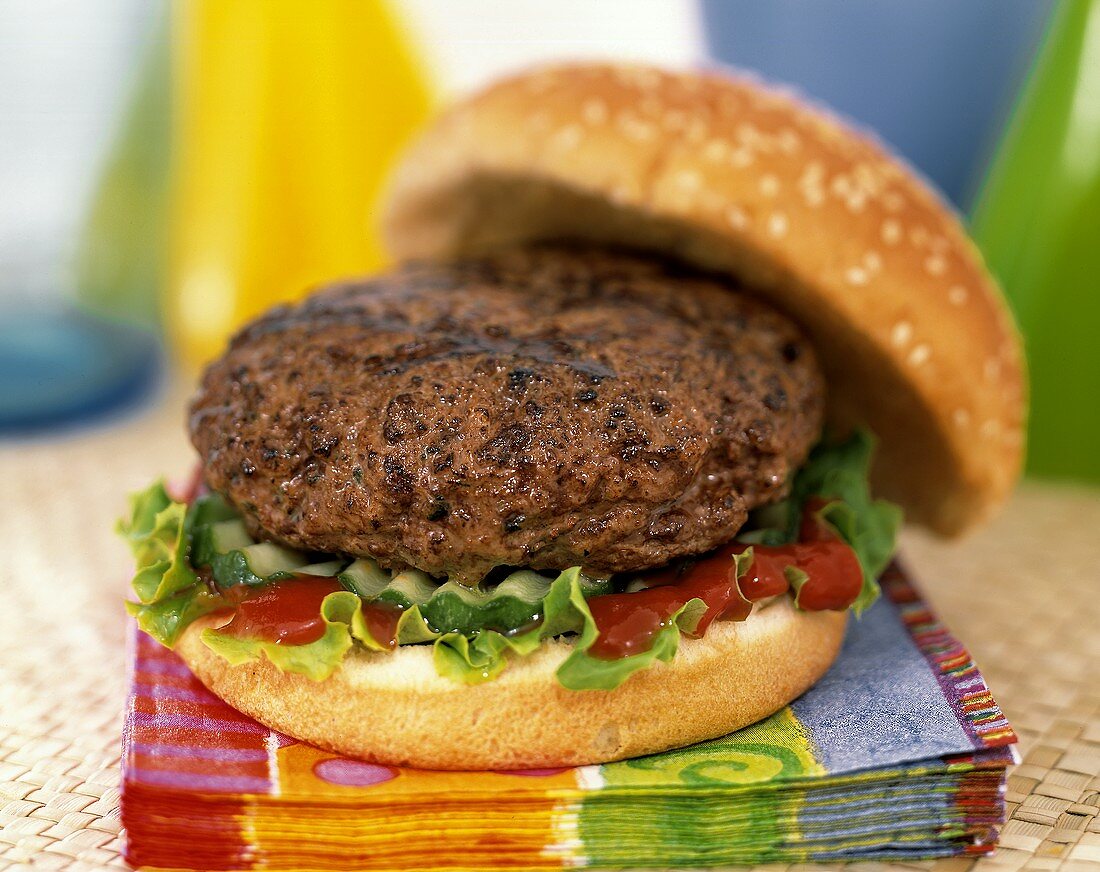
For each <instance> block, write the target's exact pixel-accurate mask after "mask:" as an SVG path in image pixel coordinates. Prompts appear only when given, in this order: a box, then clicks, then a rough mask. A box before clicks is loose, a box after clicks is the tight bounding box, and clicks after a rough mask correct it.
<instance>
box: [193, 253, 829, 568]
mask: <svg viewBox="0 0 1100 872" xmlns="http://www.w3.org/2000/svg"><path fill="white" fill-rule="evenodd" d="M823 392H824V383H823V380H822V376H821V374H820V371H819V369H818V365H817V361H816V359H815V356H814V353H813V351H812V349H811V348H810V346H809V344H808V343H807V342H806V340H805V339H804V338H803V336H802V335H801V333H800V332H799V331H798V329H797V328H796V327H795V325H794V324H792V323H791V322H790V321H789V320H787V319H786V318H785V317H783V316H781V315H780V314H778V313H777V312H775V311H773V310H771V309H769V308H768V307H766V306H764V305H763V304H761V303H760V302H757V301H755V300H753V299H751V298H749V297H747V296H745V295H743V294H742V293H739V292H737V291H736V290H734V289H731V288H730V287H729V286H728V285H727V284H725V283H721V282H718V281H715V280H714V279H711V278H707V277H701V276H696V275H692V274H689V273H684V272H683V271H682V270H681V269H679V268H677V267H674V266H670V265H667V264H662V263H660V262H657V261H653V260H649V259H643V258H640V257H635V256H630V255H626V254H620V253H611V252H606V251H599V250H586V249H574V248H553V247H540V248H529V249H516V250H509V251H505V252H502V253H499V254H497V255H494V256H492V257H490V258H485V259H480V260H469V261H462V262H457V263H447V264H436V265H429V264H411V265H408V266H405V267H402V268H400V269H398V270H397V271H396V272H393V273H390V274H388V275H383V276H380V277H377V278H372V279H366V280H358V281H351V282H343V283H339V284H335V285H332V286H330V287H328V288H325V289H324V290H321V291H320V292H318V293H315V294H314V295H313V296H311V297H310V298H308V299H307V300H305V301H304V302H303V303H301V304H300V305H296V306H281V307H278V308H276V309H273V310H272V311H270V312H269V313H268V314H266V315H264V316H263V317H262V318H260V319H259V320H257V321H255V322H253V323H252V324H250V325H249V326H247V327H246V328H244V329H243V330H242V331H241V332H240V333H239V334H238V335H237V336H236V337H235V338H234V339H233V340H232V342H231V344H230V346H229V349H228V350H227V351H226V353H225V355H224V356H223V357H222V358H221V359H220V360H218V361H216V362H215V363H214V364H212V365H211V366H210V367H209V369H208V370H207V371H206V374H205V377H204V378H203V381H202V386H201V389H200V391H199V393H198V395H197V397H196V398H195V399H194V402H193V405H192V410H191V421H190V429H191V439H192V441H193V442H194V444H195V447H196V448H197V449H198V451H199V453H200V454H201V456H202V459H203V462H204V464H205V476H206V481H207V483H208V485H209V486H210V487H211V488H212V489H213V490H215V491H217V492H219V493H221V494H223V495H224V496H225V497H226V498H227V499H228V500H229V501H230V502H231V503H232V504H233V505H234V506H236V507H237V508H238V509H239V510H240V511H241V513H242V515H243V516H244V517H245V519H246V522H247V523H248V524H249V526H250V527H251V529H252V530H253V531H254V532H255V533H257V534H258V535H260V536H262V537H264V538H269V539H274V540H277V541H280V542H284V543H287V544H289V545H292V546H295V547H297V548H303V549H307V550H315V551H325V552H339V553H345V554H349V555H358V556H371V557H375V558H377V559H378V560H379V562H381V563H382V564H383V565H386V566H391V567H392V566H404V565H411V566H414V567H417V568H419V569H423V570H425V571H427V572H429V573H431V574H433V575H436V576H449V577H450V578H452V579H454V580H456V581H460V582H463V583H466V584H476V583H477V582H478V580H479V579H481V578H482V577H483V576H484V575H485V574H486V573H487V572H488V571H489V570H491V569H492V568H493V567H495V566H498V565H507V566H529V567H533V568H535V569H545V570H557V569H564V568H566V567H569V566H575V565H581V566H583V567H584V568H585V569H586V570H588V571H589V572H591V573H593V574H607V573H612V572H619V571H625V570H637V569H643V568H648V567H653V566H658V565H661V564H663V563H666V562H668V561H669V560H671V559H673V558H676V557H680V556H684V555H691V554H698V553H701V552H704V551H707V550H709V549H711V548H714V547H716V546H717V545H720V544H722V543H723V542H726V541H728V540H729V539H731V538H732V537H733V536H734V535H735V534H736V532H737V531H738V529H739V528H740V527H741V525H742V524H743V523H744V521H745V518H746V515H747V512H748V510H749V509H751V508H753V507H756V506H759V505H762V504H766V503H769V502H773V501H775V500H777V499H779V498H780V497H782V496H783V494H784V489H785V486H786V480H787V478H788V475H789V474H790V473H791V472H792V471H793V470H794V469H796V468H797V467H798V466H799V465H800V464H801V463H802V462H803V461H804V459H805V457H806V454H807V452H808V450H809V448H810V447H811V445H812V444H813V443H814V442H815V441H816V440H817V438H818V436H819V434H820V429H821V422H822V411H823Z"/></svg>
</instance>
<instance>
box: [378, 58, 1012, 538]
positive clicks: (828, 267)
mask: <svg viewBox="0 0 1100 872" xmlns="http://www.w3.org/2000/svg"><path fill="white" fill-rule="evenodd" d="M384 232H385V235H386V237H387V240H388V242H389V246H390V249H391V251H392V252H393V253H394V254H395V255H396V256H397V257H399V258H401V259H407V258H427V259H439V258H451V257H456V256H464V255H472V254H480V253H483V252H485V251H487V250H491V249H493V248H497V247H500V246H503V245H513V244H517V243H523V242H528V241H537V240H548V239H580V240H584V241H589V242H593V241H594V242H600V243H604V242H606V243H609V244H614V245H619V246H628V247H631V248H635V249H640V250H644V251H652V252H654V253H658V254H661V255H664V256H671V257H674V258H676V259H679V260H681V261H684V262H686V263H688V264H691V265H693V266H696V267H699V268H701V269H704V270H708V271H713V272H715V273H719V274H725V275H727V276H732V277H734V278H735V279H736V280H737V281H739V282H740V283H742V284H744V285H745V286H746V287H747V288H748V289H750V290H751V291H753V292H754V293H756V294H757V295H759V296H761V297H763V298H765V299H767V300H769V301H770V302H771V303H772V304H773V305H775V306H777V307H778V308H780V309H782V310H784V311H786V312H787V313H788V314H789V315H791V316H793V317H794V318H795V319H796V320H798V321H799V322H800V323H801V325H802V327H803V328H804V329H805V330H806V331H807V333H808V334H809V336H810V338H811V340H812V341H813V342H814V344H815V346H816V347H817V349H818V351H819V354H820V357H821V360H822V364H823V367H824V370H825V373H826V377H827V380H828V385H829V397H828V416H829V420H830V423H831V424H832V425H833V426H834V427H836V428H837V429H840V430H843V429H847V428H849V427H851V426H854V425H857V424H864V425H866V426H868V427H870V428H871V429H872V430H873V431H874V432H875V433H876V434H877V435H878V436H879V438H880V448H879V453H878V459H877V461H876V466H875V469H874V475H873V478H874V483H875V486H876V491H877V492H878V493H879V494H880V495H881V496H884V497H886V498H888V499H892V500H895V501H896V502H899V503H901V504H902V505H903V506H904V507H905V508H906V510H907V513H908V515H909V517H910V518H912V519H913V520H916V521H919V522H922V523H924V524H926V525H928V526H930V527H932V528H933V529H935V530H937V531H939V532H942V533H949V534H951V533H957V532H960V531H961V530H963V529H964V528H966V527H968V526H970V525H971V524H973V523H974V522H976V521H978V520H979V519H981V518H983V517H984V516H986V515H987V514H988V513H989V512H990V511H991V510H992V509H993V508H994V507H996V505H997V504H999V503H1000V502H1002V501H1003V500H1004V498H1005V497H1006V496H1007V494H1008V493H1009V491H1010V490H1011V489H1012V486H1013V484H1014V482H1015V480H1016V478H1017V476H1018V474H1019V468H1020V464H1021V458H1022V453H1023V428H1024V423H1025V417H1026V399H1025V374H1024V363H1023V357H1022V353H1021V347H1020V340H1019V336H1018V334H1017V332H1016V328H1015V326H1014V324H1013V322H1012V318H1011V316H1010V315H1009V313H1008V310H1007V308H1006V307H1005V303H1004V300H1003V298H1002V296H1001V294H1000V291H999V289H998V287H997V285H996V284H995V282H994V281H993V279H992V278H991V277H990V275H989V273H988V272H987V271H986V269H985V267H984V266H983V263H982V259H981V255H980V254H979V253H978V250H977V248H976V247H975V246H974V244H973V243H972V242H971V241H970V239H969V238H968V237H967V235H966V233H965V231H964V230H963V228H962V226H961V225H960V223H959V220H958V219H957V218H956V217H955V216H954V215H953V214H952V213H951V212H950V211H949V210H948V209H947V208H946V207H945V206H944V204H943V203H942V202H941V201H940V200H939V199H938V198H937V196H936V195H935V194H934V193H933V192H932V191H931V190H930V189H929V188H928V186H927V185H926V184H924V183H923V182H922V181H921V180H920V179H918V178H917V177H916V176H915V175H914V173H913V172H912V171H911V170H909V169H907V168H906V167H905V166H904V165H903V164H902V163H901V162H900V161H899V160H898V159H897V158H894V157H892V156H891V155H889V154H888V153H887V152H886V151H885V150H884V149H883V148H882V147H881V146H880V145H878V144H877V143H875V142H873V141H872V140H871V139H869V138H868V137H867V136H866V135H865V134H862V133H860V132H858V131H855V130H853V129H852V128H851V127H849V126H847V125H845V124H844V123H842V122H841V121H839V120H837V119H836V118H834V117H832V116H830V115H829V114H827V113H825V112H823V111H821V110H820V109H816V108H812V107H810V106H808V105H806V104H805V103H803V102H800V101H798V100H797V99H795V98H794V97H792V96H790V95H788V94H785V93H781V92H778V91H775V90H772V89H769V88H766V87H763V86H762V85H760V84H759V83H756V82H752V81H748V80H745V79H736V78H730V77H729V76H727V75H724V74H719V73H672V72H668V71H664V70H660V69H656V68H651V67H643V66H616V65H595V64H576V65H564V66H555V67H550V68H544V69H539V70H536V71H533V72H529V73H526V74H522V75H519V76H516V77H513V78H510V79H507V80H504V81H501V82H499V83H498V84H496V85H493V86H491V87H490V88H488V89H487V90H485V91H483V92H481V93H479V94H476V95H474V96H473V97H471V98H469V99H467V100H465V101H463V102H460V103H458V104H457V105H455V106H454V107H453V108H451V109H450V110H449V111H448V112H446V113H445V114H444V115H442V116H441V117H440V118H439V119H438V120H437V121H436V122H435V124H434V125H432V126H431V127H430V128H429V129H428V130H427V131H426V133H425V134H424V135H423V137H422V138H421V139H420V141H419V142H418V143H417V144H415V145H414V147H413V148H412V149H411V150H410V151H409V153H408V155H407V157H406V158H405V160H404V162H403V164H402V165H401V166H400V167H399V169H398V172H397V174H396V176H395V178H394V181H393V184H392V188H391V191H390V198H389V203H388V207H387V210H386V214H385V218H384Z"/></svg>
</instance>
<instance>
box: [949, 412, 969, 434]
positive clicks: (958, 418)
mask: <svg viewBox="0 0 1100 872" xmlns="http://www.w3.org/2000/svg"><path fill="white" fill-rule="evenodd" d="M951 420H952V421H953V422H954V424H955V426H956V427H958V428H959V429H960V430H961V429H963V428H964V427H966V426H967V425H968V424H969V423H970V412H968V411H967V410H966V409H962V408H959V409H956V410H955V411H954V412H952V413H951Z"/></svg>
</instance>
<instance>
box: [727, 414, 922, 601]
mask: <svg viewBox="0 0 1100 872" xmlns="http://www.w3.org/2000/svg"><path fill="white" fill-rule="evenodd" d="M874 450H875V439H874V437H873V436H872V435H871V434H870V433H869V432H867V431H866V430H857V431H856V432H855V433H853V434H852V436H850V437H849V438H848V439H847V440H845V441H843V442H835V441H829V440H823V441H822V442H820V443H819V444H818V445H817V447H816V448H814V450H813V451H812V452H810V457H809V459H808V460H807V461H806V463H805V464H804V465H803V466H802V468H801V469H800V470H799V471H798V472H797V473H796V474H795V477H794V481H793V482H792V484H791V493H790V495H789V496H788V497H787V499H786V500H784V501H783V502H781V503H778V504H777V505H774V506H768V507H767V508H765V509H762V510H761V511H759V512H755V513H754V514H753V522H754V526H755V527H756V529H753V530H751V531H748V532H746V533H743V534H741V535H739V536H738V537H737V538H738V540H740V541H742V542H753V543H759V544H764V545H786V544H788V543H791V542H795V541H797V540H798V528H799V525H800V523H801V521H802V507H803V505H804V504H805V502H806V500H808V499H809V498H810V497H822V498H824V499H826V500H829V503H828V504H827V505H826V506H824V507H823V508H822V509H821V510H820V511H819V513H818V515H819V517H821V518H822V519H823V520H825V521H827V522H828V523H829V524H830V525H831V526H832V527H833V529H834V530H836V532H837V534H838V535H839V536H840V537H841V538H842V539H843V540H844V541H845V542H847V543H848V544H849V545H850V546H851V547H852V550H853V551H855V553H856V557H857V558H858V560H859V565H860V568H861V569H862V570H863V587H862V588H861V590H860V593H859V597H857V599H856V601H855V602H854V603H853V604H852V609H853V610H854V611H855V613H856V614H857V615H860V614H862V613H863V612H864V611H866V610H867V609H868V608H869V607H870V606H871V605H872V604H873V603H874V602H875V600H876V599H878V597H879V586H878V582H877V581H876V579H877V578H878V576H879V575H880V574H881V573H882V571H883V570H884V569H885V568H886V566H887V564H888V563H889V562H890V558H891V557H892V556H893V554H894V551H895V548H896V541H897V534H898V530H899V529H900V528H901V521H902V512H901V509H900V508H899V507H898V506H896V505H894V504H893V503H890V502H887V501H886V500H875V499H872V497H871V491H870V485H869V477H870V470H871V457H872V455H873V454H874Z"/></svg>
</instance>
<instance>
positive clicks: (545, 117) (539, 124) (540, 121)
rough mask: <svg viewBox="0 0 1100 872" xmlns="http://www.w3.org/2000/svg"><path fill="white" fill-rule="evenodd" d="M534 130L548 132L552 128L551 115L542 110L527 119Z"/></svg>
mask: <svg viewBox="0 0 1100 872" xmlns="http://www.w3.org/2000/svg"><path fill="white" fill-rule="evenodd" d="M527 123H528V125H530V127H531V129H532V130H546V128H548V127H549V126H550V113H549V112H547V111H546V110H545V109H541V110H539V111H538V112H536V113H534V114H533V115H532V116H530V118H528V119H527Z"/></svg>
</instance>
